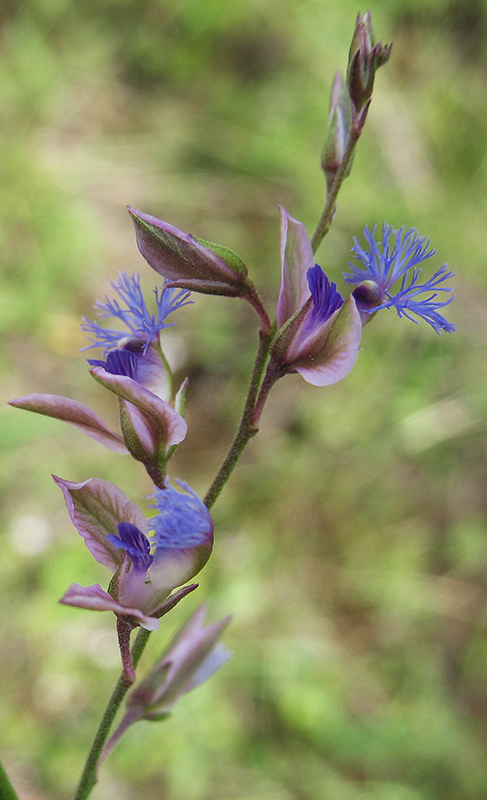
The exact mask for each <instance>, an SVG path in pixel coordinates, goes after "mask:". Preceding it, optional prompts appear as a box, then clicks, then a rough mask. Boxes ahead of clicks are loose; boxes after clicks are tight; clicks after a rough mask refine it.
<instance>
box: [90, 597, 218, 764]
mask: <svg viewBox="0 0 487 800" xmlns="http://www.w3.org/2000/svg"><path fill="white" fill-rule="evenodd" d="M205 613H206V608H205V606H204V605H201V606H200V607H199V608H197V609H196V611H195V612H194V613H193V614H192V615H191V616H190V618H189V619H188V620H187V621H186V622H185V623H184V625H183V626H182V627H181V628H180V629H179V631H178V632H177V633H176V635H175V636H174V638H173V640H172V642H171V643H170V644H169V646H168V647H167V648H166V650H165V651H164V653H163V654H162V656H161V658H160V659H159V661H158V662H157V663H156V664H155V666H154V667H153V668H152V669H151V671H150V672H149V674H148V675H147V676H146V677H145V678H144V680H143V681H141V683H139V685H138V686H136V688H135V689H134V690H133V692H132V693H131V694H130V696H129V698H128V700H127V711H126V713H125V715H124V717H122V719H121V721H120V723H119V725H118V727H117V729H116V730H115V732H114V733H113V735H112V736H111V738H110V740H109V741H108V742H107V744H106V746H105V748H104V750H103V753H102V756H101V760H100V763H101V761H102V760H104V759H105V758H106V757H107V755H108V754H109V753H110V752H111V750H112V748H113V747H114V746H115V744H116V743H117V742H118V740H119V739H120V737H121V735H122V734H123V733H125V731H126V730H127V728H128V727H129V726H130V725H132V724H133V723H134V722H137V721H138V720H140V719H149V720H159V719H164V718H165V717H167V716H168V714H170V713H171V711H172V709H173V708H174V706H175V705H176V703H177V701H178V700H179V698H180V697H182V696H183V695H185V694H187V693H188V692H190V691H191V690H192V689H195V688H196V687H197V686H199V685H200V684H202V683H203V682H204V681H206V680H208V678H210V677H211V676H212V675H213V674H214V673H215V672H216V671H217V670H218V669H220V667H221V666H223V664H225V663H226V662H227V661H228V660H229V659H230V658H231V656H232V654H231V653H230V651H229V650H227V648H226V647H225V646H224V645H223V644H221V643H220V642H219V641H218V640H219V638H220V637H221V635H222V633H223V631H224V629H225V628H226V626H227V625H228V623H229V622H230V619H231V618H230V617H225V618H224V619H221V620H220V621H219V622H214V623H213V624H212V625H206V626H204V625H203V622H204V619H205Z"/></svg>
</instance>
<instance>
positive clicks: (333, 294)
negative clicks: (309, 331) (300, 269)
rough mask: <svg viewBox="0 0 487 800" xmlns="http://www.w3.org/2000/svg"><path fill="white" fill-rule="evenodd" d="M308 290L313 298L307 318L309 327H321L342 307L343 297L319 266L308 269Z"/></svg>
mask: <svg viewBox="0 0 487 800" xmlns="http://www.w3.org/2000/svg"><path fill="white" fill-rule="evenodd" d="M306 278H307V280H308V286H309V290H310V292H311V296H312V298H313V310H312V312H311V315H310V318H309V327H313V328H314V327H315V326H316V325H322V324H323V323H324V322H326V320H327V319H330V317H331V315H332V314H334V313H335V311H337V310H338V309H339V308H341V307H342V305H343V297H342V296H341V294H340V292H339V291H338V290H337V285H336V283H332V282H331V281H330V279H329V278H328V276H327V275H326V274H325V273H324V272H323V270H322V268H321V267H320V266H319V264H315V265H314V267H310V268H309V269H308V271H307V272H306Z"/></svg>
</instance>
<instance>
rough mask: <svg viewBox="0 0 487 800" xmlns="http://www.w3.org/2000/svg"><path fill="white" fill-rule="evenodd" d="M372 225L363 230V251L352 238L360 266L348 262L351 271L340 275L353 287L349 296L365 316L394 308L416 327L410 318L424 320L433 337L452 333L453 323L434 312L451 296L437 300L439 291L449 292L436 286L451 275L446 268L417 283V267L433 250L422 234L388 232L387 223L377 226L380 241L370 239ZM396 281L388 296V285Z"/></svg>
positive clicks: (418, 273)
mask: <svg viewBox="0 0 487 800" xmlns="http://www.w3.org/2000/svg"><path fill="white" fill-rule="evenodd" d="M375 231H376V227H374V228H373V229H372V230H371V231H370V230H369V229H368V227H366V228H365V232H364V236H365V239H366V240H367V243H368V245H369V248H370V249H369V250H364V249H363V248H362V247H361V246H360V244H359V243H358V241H357V239H355V240H354V241H355V246H354V247H353V248H352V252H353V253H354V255H355V258H356V259H357V260H358V261H359V262H360V263H359V264H358V265H357V264H349V266H350V267H351V270H352V271H351V272H349V273H344V278H345V281H346V282H347V283H350V284H355V285H357V289H355V291H354V296H355V298H356V300H357V305H358V307H359V309H360V311H361V312H362V314H363V315H364V317H366V316H367V315H368V314H372V313H375V312H376V311H379V310H381V309H383V308H395V309H396V311H397V314H398V316H399V317H402V316H404V317H407V318H408V319H410V320H411V321H412V322H416V323H418V322H419V320H417V319H414V317H412V316H411V314H415V315H416V316H417V317H419V318H420V319H423V320H425V322H428V323H429V324H430V325H431V326H432V328H434V330H435V331H436V332H437V333H442V331H447V333H452V332H453V331H454V330H456V328H455V325H453V324H452V323H450V322H448V321H447V320H446V319H445V318H444V317H443V316H442V314H440V312H439V309H441V308H444V307H445V306H447V305H449V304H450V303H451V302H452V300H453V295H452V296H451V297H448V299H446V300H437V298H438V297H439V296H441V295H440V294H439V293H441V292H443V293H447V294H448V293H451V292H452V291H453V289H452V288H450V287H448V286H444V285H442V284H443V282H444V281H447V280H450V278H452V277H453V276H454V273H453V272H451V271H449V270H448V269H447V267H446V264H445V265H444V266H443V267H440V269H438V270H437V271H436V272H435V273H434V275H433V277H432V278H429V280H426V281H422V280H421V274H422V267H419V266H418V265H419V264H422V263H423V261H426V260H427V259H428V258H431V256H434V255H436V250H433V249H432V248H431V247H430V242H429V240H428V239H427V238H426V237H425V236H419V234H418V232H417V231H416V230H415V229H414V228H410V229H409V230H408V231H405V228H404V226H403V227H402V228H400V229H399V230H393V228H392V225H387V224H386V223H384V224H383V225H382V241H379V242H376V241H375ZM399 281H400V283H399V287H398V288H396V291H395V292H394V291H393V289H392V287H393V286H394V284H396V283H398V282H399Z"/></svg>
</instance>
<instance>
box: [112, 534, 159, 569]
mask: <svg viewBox="0 0 487 800" xmlns="http://www.w3.org/2000/svg"><path fill="white" fill-rule="evenodd" d="M117 530H118V532H119V534H120V536H115V534H113V533H109V534H108V536H107V539H108V541H109V542H111V543H112V544H114V545H115V547H118V548H119V549H120V550H125V552H126V553H128V555H129V556H130V558H131V559H132V563H133V565H134V569H136V570H140V571H144V572H146V571H147V570H148V569H149V567H150V565H151V564H152V562H153V560H154V556H151V554H150V542H149V540H148V538H147V536H145V534H143V533H142V531H141V530H139V528H138V527H137V526H136V525H133V524H132V523H131V522H120V523H119V524H118V525H117Z"/></svg>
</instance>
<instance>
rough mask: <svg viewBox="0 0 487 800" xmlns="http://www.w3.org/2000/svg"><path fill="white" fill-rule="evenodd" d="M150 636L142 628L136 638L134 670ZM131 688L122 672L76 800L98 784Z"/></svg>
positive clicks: (80, 783) (96, 737)
mask: <svg viewBox="0 0 487 800" xmlns="http://www.w3.org/2000/svg"><path fill="white" fill-rule="evenodd" d="M149 636H150V631H146V630H145V629H144V628H141V629H140V630H139V632H138V634H137V636H136V639H135V642H134V644H133V647H132V663H133V666H134V668H135V667H136V666H137V664H138V663H139V660H140V657H141V655H142V653H143V652H144V649H145V646H146V644H147V642H148V640H149ZM129 688H130V687H129V686H127V683H126V680H125V674H124V673H123V672H122V674H121V676H120V678H119V679H118V683H117V685H116V686H115V689H114V691H113V694H112V696H111V697H110V700H109V701H108V705H107V707H106V709H105V713H104V714H103V717H102V720H101V722H100V725H99V726H98V730H97V732H96V735H95V738H94V740H93V744H92V746H91V750H90V752H89V753H88V758H87V759H86V763H85V767H84V770H83V773H82V775H81V779H80V782H79V784H78V789H77V791H76V794H75V796H74V800H86V798H87V797H88V795H89V794H90V792H91V790H92V789H93V787H94V785H95V784H96V781H97V777H96V771H97V767H98V763H99V760H100V756H101V754H102V751H103V747H104V746H105V742H106V740H107V738H108V734H109V732H110V728H111V726H112V723H113V720H114V719H115V716H116V714H117V711H118V709H119V708H120V705H121V703H122V701H123V699H124V697H125V695H126V694H127V692H128V690H129ZM7 797H8V795H7Z"/></svg>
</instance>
